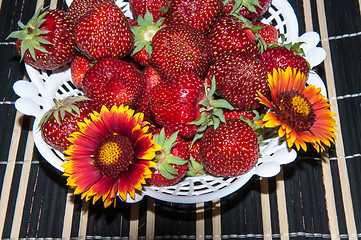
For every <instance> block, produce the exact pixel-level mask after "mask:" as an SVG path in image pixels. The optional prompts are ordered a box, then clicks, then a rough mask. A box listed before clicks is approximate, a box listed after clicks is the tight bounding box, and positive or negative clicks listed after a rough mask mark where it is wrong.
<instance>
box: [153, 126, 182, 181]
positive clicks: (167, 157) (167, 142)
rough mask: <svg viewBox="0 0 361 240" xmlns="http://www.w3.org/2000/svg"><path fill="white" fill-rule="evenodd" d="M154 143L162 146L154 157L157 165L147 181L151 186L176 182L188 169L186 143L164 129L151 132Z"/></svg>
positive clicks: (175, 134)
mask: <svg viewBox="0 0 361 240" xmlns="http://www.w3.org/2000/svg"><path fill="white" fill-rule="evenodd" d="M153 134H154V135H153V138H154V141H155V143H157V144H158V145H160V146H161V147H162V150H160V151H159V152H158V153H157V156H156V157H155V161H156V163H157V165H156V166H155V169H154V171H153V173H152V177H151V178H150V179H149V180H148V182H149V183H150V184H151V185H153V186H158V187H164V186H171V185H174V184H176V183H178V182H179V181H180V180H181V179H182V178H183V177H184V176H185V174H186V172H187V170H188V161H189V152H188V145H187V144H186V143H185V142H184V140H183V139H181V138H180V137H178V136H177V133H172V132H170V131H168V130H166V129H164V128H163V129H162V130H160V129H157V130H155V131H154V132H153Z"/></svg>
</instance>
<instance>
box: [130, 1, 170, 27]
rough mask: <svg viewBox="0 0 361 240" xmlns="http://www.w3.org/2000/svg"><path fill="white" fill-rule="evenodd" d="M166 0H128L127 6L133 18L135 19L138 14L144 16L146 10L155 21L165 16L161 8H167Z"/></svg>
mask: <svg viewBox="0 0 361 240" xmlns="http://www.w3.org/2000/svg"><path fill="white" fill-rule="evenodd" d="M168 2H169V1H167V0H129V8H130V11H131V12H132V15H133V18H134V19H137V18H138V17H139V16H142V17H144V15H145V13H146V11H147V10H148V11H149V12H150V13H151V14H152V15H153V18H154V21H155V22H156V21H158V20H159V19H160V18H162V17H165V13H164V12H163V11H162V8H168Z"/></svg>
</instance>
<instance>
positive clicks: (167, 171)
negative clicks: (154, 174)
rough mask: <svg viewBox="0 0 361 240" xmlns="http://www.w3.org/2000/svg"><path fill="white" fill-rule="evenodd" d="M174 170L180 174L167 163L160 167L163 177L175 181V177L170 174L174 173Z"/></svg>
mask: <svg viewBox="0 0 361 240" xmlns="http://www.w3.org/2000/svg"><path fill="white" fill-rule="evenodd" d="M172 169H174V170H175V171H176V174H178V171H177V170H176V169H175V168H174V167H172V166H170V165H169V164H168V163H166V162H163V163H162V164H161V165H160V166H159V172H160V174H162V176H163V177H165V178H166V179H174V178H175V176H174V175H172V174H171V173H170V172H174V171H173V170H172Z"/></svg>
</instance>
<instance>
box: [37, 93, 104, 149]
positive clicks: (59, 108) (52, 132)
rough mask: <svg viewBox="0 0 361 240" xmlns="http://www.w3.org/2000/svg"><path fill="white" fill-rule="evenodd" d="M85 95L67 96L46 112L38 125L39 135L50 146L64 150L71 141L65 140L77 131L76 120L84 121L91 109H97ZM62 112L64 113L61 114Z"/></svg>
mask: <svg viewBox="0 0 361 240" xmlns="http://www.w3.org/2000/svg"><path fill="white" fill-rule="evenodd" d="M86 99H87V98H85V97H68V98H65V99H64V100H62V101H60V102H58V101H56V100H54V101H55V104H56V105H55V106H54V107H53V108H52V109H50V110H49V111H48V112H46V113H45V114H44V116H43V118H42V119H41V121H40V123H39V126H40V129H41V136H42V138H43V139H44V141H45V142H46V143H47V144H49V145H50V146H51V147H52V148H54V149H56V150H58V151H60V152H64V150H66V149H67V148H68V147H69V146H70V145H71V143H70V142H69V141H68V140H67V139H68V137H69V136H70V134H71V133H73V132H75V131H78V130H79V126H78V122H84V118H87V117H88V115H89V114H90V113H91V112H92V111H93V110H98V109H97V107H96V105H94V103H93V102H92V101H88V100H86ZM63 113H64V114H63Z"/></svg>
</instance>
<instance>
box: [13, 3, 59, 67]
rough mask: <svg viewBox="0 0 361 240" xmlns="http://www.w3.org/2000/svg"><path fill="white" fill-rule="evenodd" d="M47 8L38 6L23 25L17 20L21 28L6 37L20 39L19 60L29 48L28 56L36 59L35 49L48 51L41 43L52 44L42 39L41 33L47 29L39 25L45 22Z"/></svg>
mask: <svg viewBox="0 0 361 240" xmlns="http://www.w3.org/2000/svg"><path fill="white" fill-rule="evenodd" d="M46 9H47V8H39V9H38V10H37V11H36V13H35V14H34V16H33V17H32V18H31V19H30V20H29V22H28V23H27V24H26V25H24V24H23V23H22V22H20V21H18V26H19V27H20V28H21V30H18V31H15V32H12V33H11V34H10V35H9V36H8V37H7V38H6V39H8V38H16V39H20V40H22V42H21V60H22V59H23V57H24V54H25V52H26V50H29V53H30V56H31V57H32V58H33V59H34V60H36V56H35V50H38V51H40V52H43V53H48V51H47V50H46V49H45V48H44V47H43V46H42V44H46V45H52V43H51V42H49V41H48V40H46V39H44V38H43V37H42V35H45V34H47V33H49V31H47V30H41V29H40V26H41V25H42V24H43V23H44V22H45V20H46V19H45V16H46V15H47V12H46V11H45V10H46Z"/></svg>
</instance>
